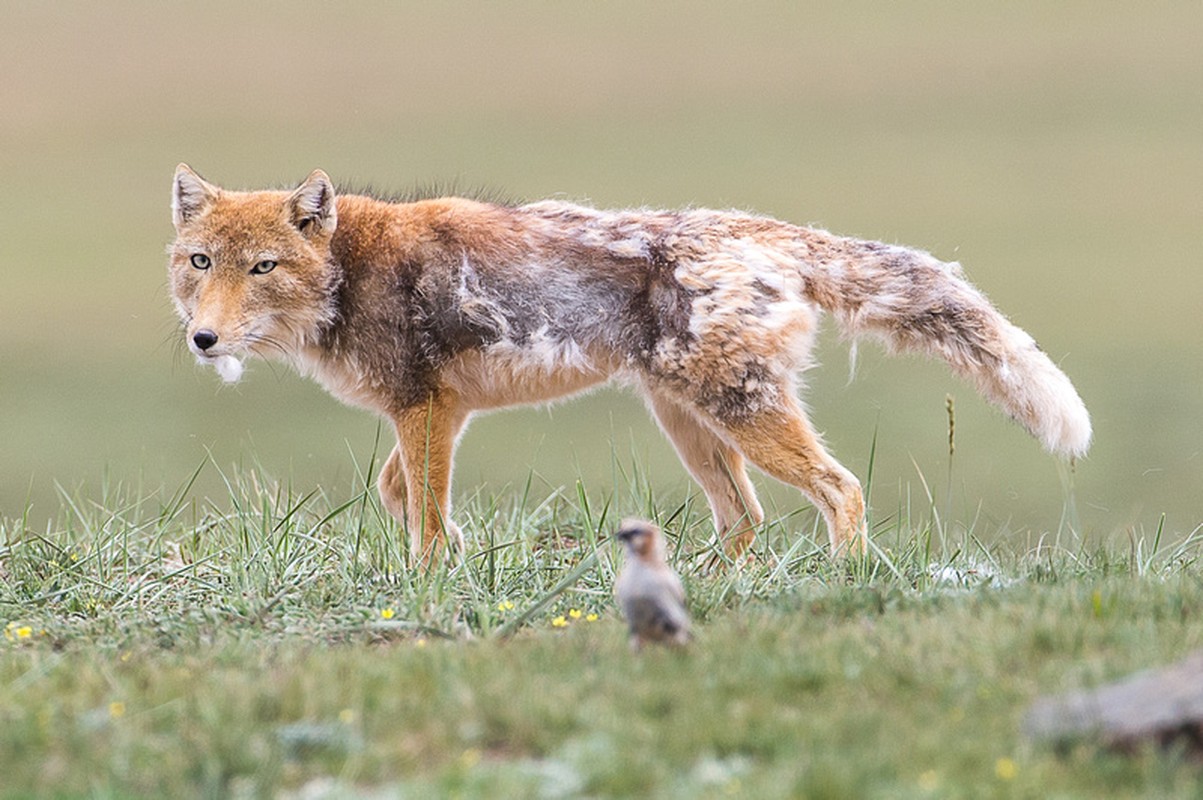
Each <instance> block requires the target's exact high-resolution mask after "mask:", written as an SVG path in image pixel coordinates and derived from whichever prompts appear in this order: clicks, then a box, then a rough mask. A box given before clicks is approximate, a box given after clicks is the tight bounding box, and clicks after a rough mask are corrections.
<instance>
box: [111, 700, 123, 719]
mask: <svg viewBox="0 0 1203 800" xmlns="http://www.w3.org/2000/svg"><path fill="white" fill-rule="evenodd" d="M109 716H110V717H112V718H113V719H119V718H121V717H124V716H125V703H123V702H121V701H120V700H114V701H113V702H111V703H109Z"/></svg>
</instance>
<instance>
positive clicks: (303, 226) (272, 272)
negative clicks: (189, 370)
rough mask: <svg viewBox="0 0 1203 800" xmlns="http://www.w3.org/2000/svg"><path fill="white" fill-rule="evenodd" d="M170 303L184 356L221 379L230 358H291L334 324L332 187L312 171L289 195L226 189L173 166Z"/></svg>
mask: <svg viewBox="0 0 1203 800" xmlns="http://www.w3.org/2000/svg"><path fill="white" fill-rule="evenodd" d="M171 212H172V219H173V221H174V222H175V231H176V238H175V241H174V242H173V243H172V244H171V247H170V248H168V253H169V255H170V258H171V263H170V266H169V268H168V269H169V282H170V288H171V296H172V300H173V302H174V303H175V307H176V311H177V312H178V313H179V315H180V319H181V321H182V322H183V325H184V335H185V337H186V341H187V344H188V349H189V350H191V351H192V352H193V354H195V355H196V357H197V359H198V360H199V361H201V362H203V363H210V364H213V365H214V366H216V367H218V369H219V371H221V372H222V375H223V377H226V379H227V380H235V379H237V377H238V375H239V374H241V362H240V360H239V358H240V357H241V356H243V355H246V354H248V353H251V354H256V355H263V356H269V355H277V356H284V357H291V356H295V355H297V354H298V353H299V351H300V350H301V349H303V348H304V347H305V346H306V345H308V344H312V343H314V342H315V341H316V339H317V337H318V336H319V335H320V332H321V331H322V329H323V328H324V327H325V326H326V325H328V324H329V323H330V322H331V320H332V319H333V317H334V294H335V290H336V288H337V284H338V276H337V271H336V269H335V267H334V266H333V262H332V261H331V258H330V242H331V239H332V238H333V236H334V231H335V228H336V227H337V225H338V213H337V210H336V208H335V195H334V187H333V185H331V183H330V179H329V178H328V177H326V173H324V172H322V171H321V170H315V171H314V172H313V173H312V174H310V176H309V177H308V178H306V179H305V181H304V182H303V183H302V184H301V185H300V186H299V187H297V188H296V189H295V190H294V191H292V192H276V191H265V192H230V191H225V190H223V189H221V188H220V187H218V186H214V185H213V184H211V183H208V182H206V181H205V180H204V179H203V178H201V177H200V176H199V175H197V174H196V173H195V172H193V171H192V169H191V168H189V167H188V165H187V164H180V165H179V166H178V167H176V171H175V181H174V183H173V185H172V194H171Z"/></svg>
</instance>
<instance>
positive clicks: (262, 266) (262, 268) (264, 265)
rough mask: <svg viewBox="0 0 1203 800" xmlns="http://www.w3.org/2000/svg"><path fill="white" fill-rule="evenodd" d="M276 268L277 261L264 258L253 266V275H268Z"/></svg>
mask: <svg viewBox="0 0 1203 800" xmlns="http://www.w3.org/2000/svg"><path fill="white" fill-rule="evenodd" d="M275 268H276V262H275V261H272V260H271V259H264V260H263V261H260V262H259V263H258V264H256V265H255V266H253V267H251V274H252V275H266V274H267V273H269V272H271V271H272V270H273V269H275Z"/></svg>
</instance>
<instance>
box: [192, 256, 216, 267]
mask: <svg viewBox="0 0 1203 800" xmlns="http://www.w3.org/2000/svg"><path fill="white" fill-rule="evenodd" d="M191 261H192V266H194V267H196V268H197V269H208V268H209V267H210V266H212V265H213V262H212V261H211V260H210V259H209V257H208V256H207V255H205V254H204V253H194V254H193V255H192V258H191Z"/></svg>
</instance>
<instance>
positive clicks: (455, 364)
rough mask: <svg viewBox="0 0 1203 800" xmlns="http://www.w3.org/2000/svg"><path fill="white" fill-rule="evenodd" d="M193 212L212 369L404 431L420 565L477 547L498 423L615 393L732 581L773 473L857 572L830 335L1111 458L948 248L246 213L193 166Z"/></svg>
mask: <svg viewBox="0 0 1203 800" xmlns="http://www.w3.org/2000/svg"><path fill="white" fill-rule="evenodd" d="M171 207H172V220H173V223H174V227H175V239H174V241H173V242H172V243H171V244H170V245H169V247H168V256H169V265H168V283H169V291H170V295H171V298H172V301H173V304H174V306H175V310H176V312H177V313H178V315H179V318H180V321H181V327H182V330H183V335H184V339H185V342H186V345H187V347H188V349H189V350H190V351H191V352H192V353H193V354H194V355H195V356H196V359H197V361H198V362H200V363H201V364H205V365H209V366H212V367H214V368H216V369H217V370H218V372H219V373H220V374H221V376H222V377H223V378H224V379H225V380H227V381H234V380H238V378H239V377H240V376H241V375H242V368H243V366H242V365H243V360H244V359H245V358H246V357H248V356H256V357H260V358H268V359H276V360H280V361H283V362H285V363H287V364H290V365H291V366H293V367H294V368H295V369H296V370H297V371H298V372H299V373H301V374H302V375H305V376H308V377H311V378H313V379H315V380H316V381H317V382H318V383H319V384H320V385H322V386H323V387H324V388H325V389H326V390H327V391H329V392H330V393H331V394H332V395H334V397H336V398H338V399H339V400H341V401H343V402H345V403H348V404H350V405H353V406H357V407H361V408H364V409H367V410H369V411H371V412H374V413H375V414H377V415H379V416H381V417H383V418H384V419H385V420H386V421H387V423H388V424H391V426H392V428H393V431H394V432H395V434H396V446H395V447H394V448H393V449H392V451H391V452H390V453H389V455H388V456H387V458H386V459H385V461H384V463H383V465H382V467H381V469H380V472H379V476H378V481H377V488H378V491H379V496H380V500H381V502H382V504H383V506H384V508H385V509H386V510H387V511H388V513H389V514H390V515H391V516H392V517H394V518H395V519H396V520H397V522H398V524H399V526H400V529H401V531H402V532H403V535H406V534H407V535H408V539H409V542H408V544H409V552H410V554H411V557H412V558H414V559H415V561H416V563H418V564H419V565H420V566H424V567H429V566H431V565H433V564H436V563H438V562H439V561H440V560H442V559H443V558H445V557H446V556H447V554H448V552H449V551H459V552H462V549H463V547H464V541H463V534H462V532H461V530H460V528H459V527H457V526H456V524H455V523H454V522H453V521H452V517H451V475H452V459H453V454H454V451H455V447H456V442H457V441H458V439H459V437H460V436H461V435H462V434H463V432H464V430H465V427H466V426H467V424H468V422H469V420H470V418H471V417H472V415H473V414H477V413H479V412H486V411H491V410H494V409H499V408H503V407H507V406H515V405H521V404H540V403H548V402H550V401H554V400H557V399H559V398H563V397H567V396H569V395H574V394H577V393H581V392H584V391H586V390H589V389H592V388H594V387H597V386H599V385H602V384H604V383H607V382H611V381H615V382H620V383H623V384H627V385H630V386H632V387H634V388H635V390H637V391H638V392H639V393H640V394H641V395H642V397H643V398H644V400H645V401H646V404H647V406H648V407H649V409H650V411H651V414H652V416H653V417H654V418H655V420H656V421H657V423H658V424H659V427H660V428H661V430H662V431H663V432H664V434H665V435H666V437H667V438H668V440H669V441H670V442H671V444H672V446H673V447H674V449H675V450H676V453H677V455H678V456H679V457H680V460H681V462H682V463H683V465H684V467H685V469H686V470H687V472H688V473H689V474H690V475H691V476H692V478H693V479H694V480H695V481H696V482H697V484H698V485H699V486H700V487H701V490H702V492H703V493H704V495H705V497H706V500H707V502H708V504H709V507H710V511H711V515H712V518H713V523H714V528H715V531H716V533H717V535H718V537H719V539H720V540H721V542H722V544H723V547H724V548H725V551H726V553H727V554H728V555H730V556H731V557H732V558H733V559H734V558H739V557H740V556H741V555H743V554H746V553H747V551H748V548H749V546H750V545H751V544H752V542H753V541H754V538H755V535H756V530H757V528H758V527H759V526H760V525H761V524H762V523H763V522H764V510H763V508H762V507H761V505H760V503H759V501H758V500H757V496H756V491H755V489H754V488H753V486H752V483H751V481H750V480H749V477H748V467H749V466H750V465H752V466H755V467H757V468H758V469H759V470H761V471H763V472H764V473H766V474H767V475H769V476H771V477H773V478H775V479H777V480H780V481H782V482H784V483H786V484H788V485H791V486H793V487H795V488H797V489H798V490H799V491H800V492H801V493H802V495H804V496H805V497H806V498H808V499H809V500H810V502H811V503H813V505H814V506H815V508H816V509H817V510H818V511H819V513H820V514H821V515H822V517H823V520H824V522H825V527H826V531H827V534H828V545H829V547H830V552H831V554H832V556H833V557H849V556H855V555H857V554H864V553H865V551H866V547H867V544H868V531H867V530H866V522H865V503H864V496H863V492H862V489H861V484H860V482H859V481H858V480H857V478H856V476H855V475H853V474H852V472H850V471H849V470H848V469H847V468H845V467H844V466H843V465H841V464H840V463H839V462H838V461H836V460H835V458H834V457H833V456H832V455H830V454H829V453H828V451H827V449H826V448H825V447H824V444H823V442H822V440H821V437H820V435H819V434H818V433H817V432H816V430H815V428H814V427H813V426H812V424H811V422H810V420H809V419H808V417H807V413H806V411H805V410H804V407H803V404H802V402H801V400H800V399H799V390H800V388H801V387H800V383H799V377H800V375H801V374H802V373H803V372H804V370H805V369H807V368H808V367H809V366H811V365H812V362H811V349H812V346H813V343H814V338H815V333H816V329H817V326H818V324H819V322H820V319H821V316H822V315H823V314H824V313H827V314H830V315H831V316H833V317H834V318H835V319H836V320H837V322H838V324H839V326H840V328H841V329H842V331H843V333H844V334H845V335H846V336H848V337H849V338H852V339H853V340H856V339H858V338H860V337H871V338H875V339H877V340H879V341H881V342H882V343H883V344H884V346H885V348H886V349H887V350H888V351H890V352H899V353H919V354H925V355H928V356H934V357H938V358H940V359H943V360H944V361H945V362H946V363H947V364H948V365H949V367H950V368H951V370H952V372H953V373H955V374H956V375H958V376H960V377H962V378H964V379H967V380H968V381H969V382H970V383H971V384H972V385H973V386H974V387H976V389H977V390H978V392H979V393H980V394H981V395H982V396H983V397H984V398H985V399H986V400H987V401H989V402H990V403H992V404H993V405H995V406H996V407H998V408H999V409H1001V410H1002V411H1003V412H1004V413H1005V414H1007V415H1008V416H1010V417H1011V418H1013V419H1014V420H1016V421H1017V422H1018V423H1019V424H1020V425H1021V426H1023V427H1024V428H1025V429H1026V430H1027V431H1028V432H1029V433H1030V434H1031V435H1032V436H1034V437H1035V438H1036V439H1038V440H1039V441H1040V443H1041V444H1042V445H1043V446H1044V448H1045V449H1046V450H1048V451H1049V452H1050V453H1053V454H1055V455H1057V456H1061V457H1066V458H1078V457H1081V456H1083V455H1084V454H1085V453H1086V451H1087V450H1088V448H1089V445H1090V440H1091V424H1090V417H1089V414H1088V412H1087V410H1086V407H1085V405H1084V404H1083V402H1082V400H1081V398H1080V397H1079V395H1078V393H1077V391H1076V390H1075V389H1074V386H1073V384H1072V383H1071V382H1070V380H1069V378H1068V377H1067V376H1066V375H1065V373H1064V372H1062V371H1061V370H1060V369H1059V368H1058V367H1057V366H1056V365H1055V364H1054V363H1053V361H1052V360H1051V359H1050V358H1049V357H1048V355H1046V353H1045V352H1044V351H1043V350H1042V349H1041V348H1040V347H1039V346H1038V345H1037V344H1036V342H1035V341H1034V340H1033V338H1032V337H1031V336H1030V335H1028V334H1027V333H1026V332H1025V331H1023V330H1021V329H1020V328H1018V327H1017V326H1015V325H1013V324H1012V323H1011V322H1009V321H1008V320H1007V319H1006V318H1005V317H1004V316H1003V315H1002V313H1001V312H999V311H998V310H997V309H996V308H995V307H994V306H993V305H992V304H991V303H990V301H989V300H987V299H986V297H985V296H984V295H983V294H982V292H980V291H979V290H978V289H976V288H975V287H974V286H972V285H971V284H970V283H969V281H968V280H967V279H966V277H965V274H964V272H963V270H962V268H961V266H960V265H959V264H957V263H955V262H951V263H950V262H943V261H940V260H938V259H937V258H935V257H934V256H932V255H931V254H929V253H927V252H925V251H923V250H919V249H914V248H908V247H904V246H901V245H895V244H885V243H882V242H877V241H871V240H865V239H858V238H851V237H845V236H840V235H836V234H833V233H829V232H827V231H825V230H821V229H818V228H815V227H804V226H799V225H794V224H791V223H788V222H783V221H779V220H777V219H773V218H771V217H768V216H761V215H757V214H753V213H748V212H743V211H735V210H729V211H720V210H710V209H705V208H688V209H685V210H676V211H669V210H655V209H647V208H632V209H620V210H599V209H595V208H590V207H587V206H585V205H581V204H576V203H573V202H569V201H567V200H554V199H553V200H541V201H536V202H531V203H511V202H504V201H499V200H488V199H474V198H471V197H463V196H454V195H447V196H439V195H438V193H434V194H432V195H431V196H426V197H418V198H414V199H390V198H388V197H382V196H379V195H377V194H375V193H371V192H366V193H356V192H354V191H350V190H348V191H337V192H336V190H335V187H334V184H333V183H332V182H331V180H330V178H329V176H328V175H327V174H326V173H325V172H323V171H321V170H315V171H313V172H312V173H311V174H310V175H309V176H308V177H307V178H306V179H305V180H304V181H303V182H301V183H300V184H299V185H297V186H296V187H295V188H291V189H284V190H263V191H233V190H227V189H223V188H221V187H219V186H217V185H215V184H212V183H209V182H208V181H206V180H205V179H204V178H202V177H201V176H200V175H199V174H198V173H197V172H195V171H194V170H193V169H191V168H190V167H189V166H188V165H186V164H180V165H179V166H178V167H177V169H176V171H175V177H174V180H173V184H172V200H171Z"/></svg>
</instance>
